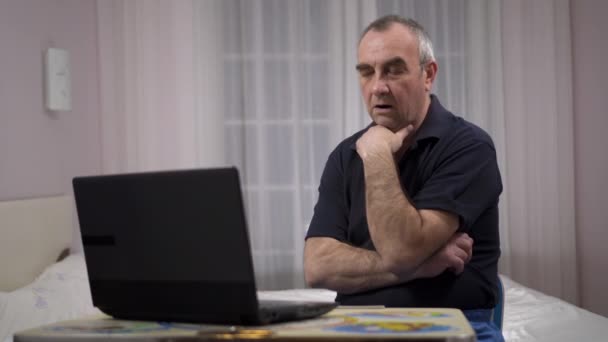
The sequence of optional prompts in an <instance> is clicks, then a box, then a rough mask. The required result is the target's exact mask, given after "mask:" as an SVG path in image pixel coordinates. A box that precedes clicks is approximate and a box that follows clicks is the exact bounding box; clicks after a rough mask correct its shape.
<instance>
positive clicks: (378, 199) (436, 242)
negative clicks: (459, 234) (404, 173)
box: [357, 126, 459, 274]
mask: <svg viewBox="0 0 608 342" xmlns="http://www.w3.org/2000/svg"><path fill="white" fill-rule="evenodd" d="M412 131H413V129H412V127H411V126H408V127H406V128H404V129H402V130H400V131H399V132H397V133H393V132H391V131H390V130H389V129H387V128H385V127H382V126H374V127H371V128H370V129H369V130H368V131H367V132H366V133H365V134H363V135H362V136H361V138H360V139H359V140H358V141H357V152H358V153H359V155H360V157H361V159H362V160H363V168H364V174H365V195H366V199H365V201H366V203H365V204H366V211H367V212H366V214H367V222H368V226H369V232H370V236H371V238H372V241H373V243H374V246H375V247H376V250H377V251H378V255H379V259H380V263H382V264H383V265H384V266H383V268H384V269H385V270H387V271H389V272H391V273H395V274H411V273H412V272H414V271H415V270H416V268H417V267H418V266H419V265H421V264H422V263H423V262H424V261H425V260H426V259H428V258H429V257H430V256H432V255H433V254H434V253H435V252H436V251H437V250H439V249H440V248H441V247H442V246H444V245H445V244H446V243H447V242H448V241H449V240H450V237H452V236H453V235H454V233H455V232H456V230H457V229H458V223H459V222H458V217H457V216H456V215H454V214H452V213H448V212H445V211H441V210H417V209H416V208H415V207H414V205H413V204H412V203H411V201H410V200H409V199H408V198H407V196H406V194H405V191H404V190H403V188H402V186H401V182H400V180H399V176H398V173H397V166H396V164H395V160H394V155H395V154H398V153H399V151H403V150H405V149H406V148H407V146H404V145H403V143H404V141H406V139H407V137H408V135H409V134H410V133H412Z"/></svg>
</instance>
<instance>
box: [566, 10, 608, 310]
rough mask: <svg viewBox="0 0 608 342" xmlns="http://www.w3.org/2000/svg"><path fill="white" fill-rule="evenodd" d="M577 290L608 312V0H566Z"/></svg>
mask: <svg viewBox="0 0 608 342" xmlns="http://www.w3.org/2000/svg"><path fill="white" fill-rule="evenodd" d="M570 8H571V16H572V45H573V46H572V47H573V64H574V65H573V82H574V157H575V163H576V169H575V173H576V176H575V177H576V178H575V181H576V183H575V184H576V185H575V187H576V188H575V189H576V227H577V236H576V238H577V250H578V264H579V276H580V277H579V279H580V283H579V289H580V292H581V304H582V306H583V307H585V308H587V309H589V310H591V311H594V312H596V313H599V314H602V315H604V316H608V295H607V294H606V291H607V290H606V289H608V272H607V271H608V267H607V266H606V260H607V259H608V253H607V252H606V250H607V248H606V244H607V243H608V204H607V203H608V201H607V200H606V197H608V151H607V149H606V148H607V146H608V142H606V137H607V131H608V92H607V91H606V86H605V84H604V83H606V80H608V68H606V60H608V35H607V33H608V21H606V14H608V2H607V1H604V0H576V1H574V0H573V1H571V2H570Z"/></svg>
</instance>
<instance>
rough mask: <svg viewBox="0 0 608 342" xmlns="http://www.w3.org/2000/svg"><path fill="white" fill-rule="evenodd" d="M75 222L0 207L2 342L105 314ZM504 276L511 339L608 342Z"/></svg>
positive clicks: (326, 294) (606, 332)
mask: <svg viewBox="0 0 608 342" xmlns="http://www.w3.org/2000/svg"><path fill="white" fill-rule="evenodd" d="M72 222H73V200H72V199H71V197H69V196H53V197H47V198H36V199H28V200H19V201H4V202H0V229H1V230H2V240H1V242H0V267H1V268H0V269H1V270H2V272H1V273H0V342H2V341H4V342H8V341H12V336H13V333H14V332H16V331H20V330H24V329H27V328H30V327H35V326H39V325H43V324H47V323H51V322H56V321H61V320H67V319H73V318H77V317H83V316H87V315H94V314H98V313H100V312H99V311H98V310H97V309H96V308H94V307H93V305H92V302H91V294H90V290H89V285H88V278H87V272H86V266H85V262H84V257H83V255H82V254H79V253H75V254H70V255H67V256H65V257H64V256H62V251H64V250H65V249H66V248H67V247H68V246H70V244H71V239H72V232H73V229H72ZM57 259H59V260H57ZM501 278H502V281H503V284H504V289H505V311H504V323H503V334H504V336H505V340H506V341H529V342H540V341H554V342H555V341H558V342H559V341H574V340H576V339H580V338H582V339H583V340H585V341H608V318H605V317H602V316H599V315H596V314H593V313H591V312H589V311H587V310H584V309H581V308H579V307H576V306H574V305H571V304H568V303H566V302H565V301H562V300H560V299H558V298H555V297H551V296H548V295H545V294H543V293H540V292H538V291H535V290H532V289H530V288H527V287H525V286H523V285H521V284H519V283H517V282H516V281H513V280H511V279H510V278H508V277H506V276H502V275H501ZM259 296H260V297H261V298H268V299H279V300H280V299H308V300H319V301H333V299H334V296H335V293H334V292H332V291H328V290H319V289H292V290H283V291H260V292H259Z"/></svg>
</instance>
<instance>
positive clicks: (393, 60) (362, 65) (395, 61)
mask: <svg viewBox="0 0 608 342" xmlns="http://www.w3.org/2000/svg"><path fill="white" fill-rule="evenodd" d="M396 65H404V66H406V67H407V63H406V62H405V60H404V59H403V58H401V57H393V58H391V59H389V60H387V61H386V62H384V63H383V67H385V68H386V67H391V66H396ZM371 67H372V66H371V65H369V64H367V63H359V64H357V66H355V69H357V71H361V70H365V69H368V68H371Z"/></svg>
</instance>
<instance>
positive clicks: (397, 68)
mask: <svg viewBox="0 0 608 342" xmlns="http://www.w3.org/2000/svg"><path fill="white" fill-rule="evenodd" d="M404 72H405V68H403V67H400V66H393V67H390V68H388V73H389V74H390V75H401V74H403V73H404Z"/></svg>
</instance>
